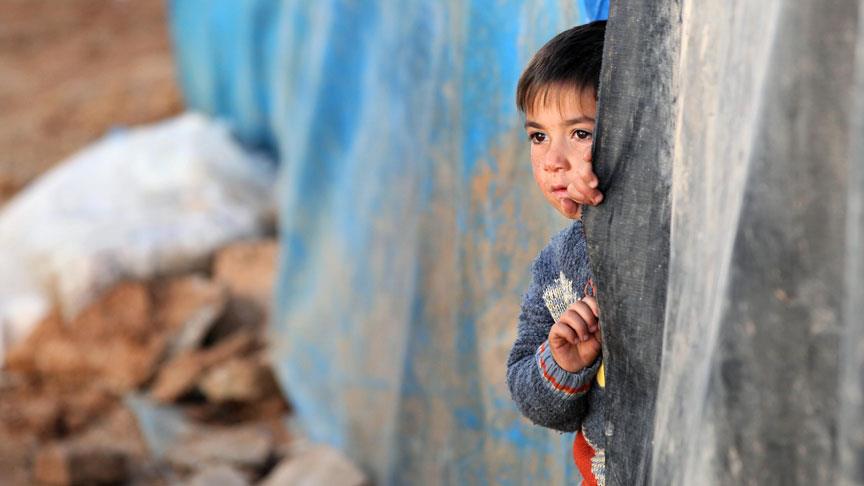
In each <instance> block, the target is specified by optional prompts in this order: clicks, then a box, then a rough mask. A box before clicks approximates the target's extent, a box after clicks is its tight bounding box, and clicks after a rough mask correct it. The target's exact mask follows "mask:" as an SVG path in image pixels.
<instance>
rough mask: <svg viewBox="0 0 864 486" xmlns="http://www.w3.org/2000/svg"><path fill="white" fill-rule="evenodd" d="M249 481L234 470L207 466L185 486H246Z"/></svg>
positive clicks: (222, 466) (223, 466)
mask: <svg viewBox="0 0 864 486" xmlns="http://www.w3.org/2000/svg"><path fill="white" fill-rule="evenodd" d="M248 484H249V481H248V480H247V479H246V477H245V476H244V475H243V474H241V473H240V472H238V471H237V470H236V469H234V468H232V467H229V466H225V465H224V464H223V465H216V466H209V467H207V468H205V469H202V470H201V471H200V472H198V473H196V474H195V475H194V476H192V478H191V479H190V480H189V482H187V483H186V486H248Z"/></svg>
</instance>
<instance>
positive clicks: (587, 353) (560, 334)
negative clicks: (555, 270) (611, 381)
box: [549, 296, 601, 373]
mask: <svg viewBox="0 0 864 486" xmlns="http://www.w3.org/2000/svg"><path fill="white" fill-rule="evenodd" d="M598 314H599V309H598V307H597V300H596V299H594V297H591V296H586V297H584V298H583V299H582V300H580V301H578V302H575V303H574V304H572V305H571V306H570V307H568V308H567V310H566V311H564V314H561V317H560V318H559V319H558V322H556V323H555V324H554V325H552V329H550V330H549V348H550V349H551V351H552V357H553V358H554V359H555V362H556V363H558V366H560V367H561V368H563V369H565V370H567V371H569V372H571V373H575V372H577V371H579V370H581V369H583V368H585V367H588V366H590V365H591V364H592V363H593V362H594V360H596V359H597V356H599V355H600V350H601V346H600V342H601V337H600V321H599V319H598Z"/></svg>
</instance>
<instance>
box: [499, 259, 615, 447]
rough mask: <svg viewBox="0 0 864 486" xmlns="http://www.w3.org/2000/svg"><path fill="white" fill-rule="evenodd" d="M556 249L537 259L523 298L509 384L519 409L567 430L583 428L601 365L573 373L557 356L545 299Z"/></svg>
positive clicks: (534, 419) (546, 424)
mask: <svg viewBox="0 0 864 486" xmlns="http://www.w3.org/2000/svg"><path fill="white" fill-rule="evenodd" d="M551 253H552V252H551V251H550V248H548V247H547V248H546V249H544V251H542V252H541V253H540V256H538V258H537V260H536V261H535V262H534V268H533V271H532V280H531V286H530V287H529V289H528V292H527V293H526V294H525V296H524V297H523V299H522V306H521V312H520V314H519V324H518V333H517V336H516V343H515V344H514V345H513V349H512V350H511V351H510V356H509V358H508V360H507V384H508V386H509V387H510V394H511V395H512V397H513V400H514V401H515V402H516V405H517V406H518V407H519V410H520V411H521V412H522V414H523V415H525V416H526V417H527V418H528V419H530V420H531V421H532V422H534V423H536V424H538V425H542V426H544V427H548V428H551V429H555V430H560V431H563V432H572V431H575V430H578V429H579V427H580V425H581V423H582V418H583V417H584V415H585V413H586V406H587V397H586V396H585V395H586V393H587V392H588V390H589V389H590V388H591V384H592V382H593V379H594V377H595V375H596V374H597V369H598V368H599V366H600V359H599V358H598V359H597V360H596V361H595V362H594V364H592V365H591V366H589V367H587V368H585V369H582V370H580V371H578V372H575V373H571V372H569V371H567V370H564V369H563V368H561V367H559V366H558V364H557V363H555V360H554V359H553V358H552V352H551V350H550V349H549V345H548V341H547V337H548V335H549V329H550V328H551V327H552V324H554V320H553V318H552V315H551V314H550V312H549V310H548V309H547V307H546V304H545V301H544V299H543V282H544V279H543V278H542V277H543V275H544V274H545V275H549V272H553V273H552V275H554V274H555V273H554V272H555V268H554V265H553V262H552V258H551Z"/></svg>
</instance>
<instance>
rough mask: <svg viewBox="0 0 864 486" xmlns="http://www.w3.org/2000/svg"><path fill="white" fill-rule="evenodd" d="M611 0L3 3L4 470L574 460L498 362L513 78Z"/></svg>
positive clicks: (138, 480)
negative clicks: (538, 423) (522, 407)
mask: <svg viewBox="0 0 864 486" xmlns="http://www.w3.org/2000/svg"><path fill="white" fill-rule="evenodd" d="M606 9H608V7H606V6H605V4H604V3H603V2H591V5H585V4H580V2H573V1H538V0H518V1H509V2H493V1H480V0H478V1H473V2H413V3H409V4H405V5H403V4H400V3H396V2H388V1H376V2H358V1H353V0H342V1H325V2H316V3H314V4H311V3H307V2H296V1H279V0H248V1H242V2H238V1H229V0H223V1H196V0H174V1H170V2H163V1H159V0H148V1H130V0H63V1H60V2H58V1H47V0H43V1H24V0H2V1H0V52H2V54H0V79H2V80H3V82H2V86H0V106H2V107H3V109H2V110H0V117H2V118H0V152H2V155H0V157H2V159H0V202H2V204H3V205H2V207H0V331H2V332H0V344H2V346H0V355H2V357H3V361H4V366H3V371H2V374H0V483H2V484H32V483H34V482H39V483H45V484H101V483H105V484H113V483H130V484H178V483H182V484H258V483H262V484H272V485H275V484H368V483H376V484H406V483H407V484H416V483H418V482H419V483H424V482H425V483H430V484H438V483H457V484H461V483H466V482H467V483H477V484H488V483H502V484H503V483H512V484H519V483H523V482H529V481H532V482H533V481H541V482H544V483H551V482H558V483H569V482H571V481H572V480H573V478H576V477H578V473H576V472H575V468H574V467H573V465H572V464H571V461H570V459H569V457H570V452H569V444H570V442H571V440H572V439H571V438H569V437H566V436H560V435H558V434H555V433H552V432H549V431H545V430H541V429H540V428H538V427H534V426H531V425H529V424H528V423H527V422H526V421H524V420H523V419H521V418H520V416H519V414H518V412H517V411H516V410H515V407H514V405H513V404H512V403H511V401H510V398H509V392H508V391H507V390H506V385H505V384H504V376H505V360H506V355H507V352H508V351H509V346H510V344H511V343H512V341H513V338H514V336H515V324H516V316H517V314H518V303H519V298H520V294H521V292H522V291H523V290H524V288H525V286H526V285H527V280H526V278H527V272H528V268H529V265H530V261H531V259H532V258H533V257H534V255H535V254H536V252H537V250H538V249H539V248H541V247H542V246H543V244H544V243H545V241H546V239H547V238H548V236H549V235H550V234H551V233H552V232H553V231H556V230H557V229H558V228H560V227H562V226H563V224H564V222H563V221H558V220H556V219H555V217H554V215H553V214H552V212H551V210H550V209H548V208H545V207H544V204H543V203H542V200H541V198H540V197H539V196H537V195H535V194H533V193H532V192H531V191H532V188H531V184H532V182H531V175H530V165H529V164H528V163H527V160H528V159H527V146H526V144H525V143H524V141H523V135H522V134H521V132H522V129H521V120H520V118H519V115H518V113H517V112H516V109H515V107H514V101H513V99H514V92H515V85H516V81H517V79H518V76H519V74H520V72H521V69H522V67H523V66H524V64H525V63H526V62H527V60H528V59H529V57H530V55H531V54H532V53H533V52H534V51H536V49H537V48H539V47H540V46H541V45H542V44H543V43H545V41H546V40H548V39H549V38H550V37H551V36H552V35H554V34H555V33H557V32H559V31H560V30H563V29H564V28H567V27H569V26H572V25H575V24H576V23H578V22H585V21H588V20H590V19H591V18H598V17H605V15H606V13H605V11H606ZM277 228H278V230H277ZM274 297H275V299H274ZM304 481H305V482H304Z"/></svg>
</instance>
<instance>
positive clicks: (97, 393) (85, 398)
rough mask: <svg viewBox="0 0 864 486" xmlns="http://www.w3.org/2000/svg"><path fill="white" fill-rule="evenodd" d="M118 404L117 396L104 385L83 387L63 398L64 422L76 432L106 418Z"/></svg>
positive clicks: (72, 431) (66, 426) (70, 430)
mask: <svg viewBox="0 0 864 486" xmlns="http://www.w3.org/2000/svg"><path fill="white" fill-rule="evenodd" d="M116 404H117V398H116V397H115V396H114V395H112V394H111V393H109V392H108V391H107V390H106V389H104V388H103V387H99V386H95V385H91V386H89V387H85V388H81V389H79V390H78V391H77V392H76V393H74V394H72V395H70V396H68V397H65V398H64V400H63V424H64V427H65V429H66V430H67V432H69V433H75V432H77V431H79V430H82V429H84V428H85V427H86V426H88V425H90V424H91V423H92V422H94V421H95V420H97V419H99V418H104V417H105V416H106V415H107V414H108V412H109V411H110V410H111V409H112V408H113V407H114V406H116Z"/></svg>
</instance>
